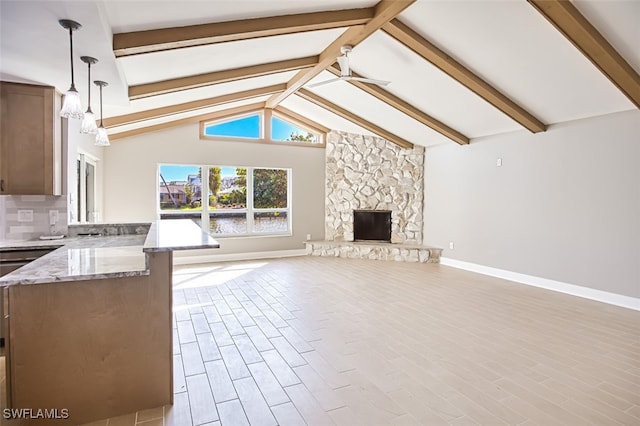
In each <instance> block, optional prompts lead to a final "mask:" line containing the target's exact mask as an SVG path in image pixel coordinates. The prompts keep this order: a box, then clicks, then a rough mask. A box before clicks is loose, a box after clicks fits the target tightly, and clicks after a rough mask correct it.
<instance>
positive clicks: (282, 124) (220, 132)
mask: <svg viewBox="0 0 640 426" xmlns="http://www.w3.org/2000/svg"><path fill="white" fill-rule="evenodd" d="M273 118H274V119H273V120H272V121H271V126H272V128H271V133H272V139H274V140H280V141H283V140H287V139H288V138H289V137H290V136H291V134H292V133H301V134H303V135H306V133H307V132H306V131H305V130H304V129H301V128H299V127H296V126H294V125H292V124H290V123H288V122H286V121H284V120H282V119H279V118H276V117H273ZM205 134H207V135H215V136H235V137H241V138H259V137H260V115H259V114H256V115H251V116H249V117H242V118H238V119H236V120H231V121H225V122H223V123H219V124H216V125H213V126H209V127H207V128H206V129H205ZM211 162H212V163H215V159H214V160H213V161H211ZM198 171H199V167H197V166H176V165H164V164H163V165H161V166H160V173H161V174H162V177H164V179H165V180H166V181H167V183H169V182H183V181H186V180H187V176H188V175H193V174H198ZM231 176H236V169H235V168H234V167H222V168H221V170H220V177H222V178H225V177H231Z"/></svg>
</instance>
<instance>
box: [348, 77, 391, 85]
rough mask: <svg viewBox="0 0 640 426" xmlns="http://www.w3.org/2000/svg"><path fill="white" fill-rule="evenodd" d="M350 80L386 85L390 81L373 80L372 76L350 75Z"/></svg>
mask: <svg viewBox="0 0 640 426" xmlns="http://www.w3.org/2000/svg"><path fill="white" fill-rule="evenodd" d="M350 80H356V81H361V82H363V83H371V84H377V85H378V86H386V85H387V84H389V83H391V82H390V81H386V80H375V79H373V78H364V77H351V78H350Z"/></svg>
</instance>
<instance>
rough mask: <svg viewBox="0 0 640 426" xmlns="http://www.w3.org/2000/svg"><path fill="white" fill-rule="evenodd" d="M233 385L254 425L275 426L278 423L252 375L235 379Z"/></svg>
mask: <svg viewBox="0 0 640 426" xmlns="http://www.w3.org/2000/svg"><path fill="white" fill-rule="evenodd" d="M233 385H234V386H235V388H236V392H237V394H238V398H240V402H241V403H242V407H243V408H244V412H245V414H246V415H247V418H248V419H249V421H250V422H251V424H252V425H261V426H275V425H277V424H278V422H277V421H276V419H275V417H273V414H272V413H271V410H270V409H269V405H267V402H266V401H265V399H264V397H263V395H262V393H261V392H260V389H258V385H256V382H255V381H254V380H253V378H252V377H247V378H244V379H239V380H234V381H233Z"/></svg>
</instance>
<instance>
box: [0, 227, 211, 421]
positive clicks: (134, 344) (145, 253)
mask: <svg viewBox="0 0 640 426" xmlns="http://www.w3.org/2000/svg"><path fill="white" fill-rule="evenodd" d="M218 247H219V244H218V243H217V241H215V240H214V239H212V238H211V237H210V236H209V235H207V234H205V233H203V232H202V230H201V229H200V228H199V227H198V226H197V225H196V224H195V223H193V222H192V221H190V220H167V221H157V222H154V223H152V224H151V227H150V229H149V231H148V233H147V235H146V236H145V235H117V236H106V237H105V236H98V237H77V238H72V239H70V240H68V241H67V242H66V243H65V244H64V245H63V246H62V247H60V248H58V249H56V250H54V251H53V252H51V253H49V254H47V255H45V256H43V257H41V258H39V259H36V260H35V261H33V262H31V263H30V264H28V265H26V266H23V267H22V268H20V269H18V270H16V271H14V272H12V273H10V274H8V275H6V276H4V277H2V278H0V286H2V287H3V292H4V295H5V300H4V313H5V318H6V321H5V324H4V326H5V331H6V333H5V336H6V337H7V338H6V348H5V353H6V356H7V359H6V362H7V369H6V370H7V388H8V389H7V399H8V401H7V406H8V407H10V408H31V409H38V408H41V409H47V410H57V413H58V414H61V413H67V414H68V418H58V419H57V420H53V421H52V420H51V419H41V420H37V421H34V423H37V424H56V425H58V424H59V425H64V424H80V423H85V422H89V421H92V420H97V419H102V418H107V417H114V416H118V415H121V414H126V413H130V412H135V411H139V410H143V409H146V408H154V407H158V406H161V405H165V404H170V403H172V397H173V383H172V379H173V369H172V359H173V357H172V347H173V346H172V337H173V335H172V272H173V268H172V257H173V255H172V253H173V251H174V250H186V249H189V250H192V249H199V248H202V249H205V248H207V249H208V248H218ZM63 410H65V411H63ZM59 417H65V416H63V415H60V416H59ZM53 422H55V423H53Z"/></svg>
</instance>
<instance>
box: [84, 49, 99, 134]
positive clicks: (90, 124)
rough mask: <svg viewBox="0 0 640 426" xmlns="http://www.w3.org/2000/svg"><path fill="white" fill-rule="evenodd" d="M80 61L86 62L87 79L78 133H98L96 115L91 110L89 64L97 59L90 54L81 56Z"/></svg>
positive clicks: (94, 62)
mask: <svg viewBox="0 0 640 426" xmlns="http://www.w3.org/2000/svg"><path fill="white" fill-rule="evenodd" d="M80 59H81V60H82V62H84V63H85V64H87V67H88V71H87V75H88V80H87V110H86V111H85V112H84V118H83V119H82V124H81V125H80V133H90V134H93V135H95V134H96V133H98V126H97V125H96V116H95V115H93V111H91V65H93V64H96V63H97V62H98V60H97V59H96V58H92V57H91V56H81V57H80Z"/></svg>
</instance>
